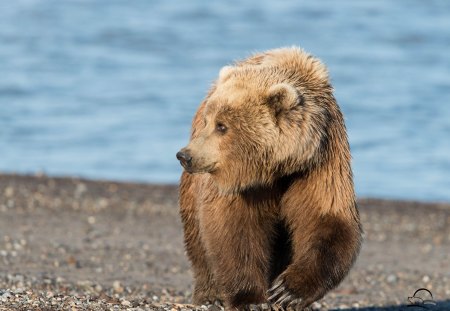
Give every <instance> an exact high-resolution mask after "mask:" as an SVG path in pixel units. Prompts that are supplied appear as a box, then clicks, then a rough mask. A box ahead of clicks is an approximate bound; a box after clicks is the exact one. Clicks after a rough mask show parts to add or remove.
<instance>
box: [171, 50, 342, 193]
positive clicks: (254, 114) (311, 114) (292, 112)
mask: <svg viewBox="0 0 450 311" xmlns="http://www.w3.org/2000/svg"><path fill="white" fill-rule="evenodd" d="M297 52H298V53H297V55H294V56H293V57H299V56H301V57H302V59H301V60H296V59H294V60H290V62H292V61H294V62H296V63H294V64H292V63H289V59H288V60H284V61H285V62H288V63H287V64H285V63H276V61H279V60H280V58H279V56H277V55H270V54H269V55H266V56H265V57H264V58H261V60H260V61H259V63H257V64H245V63H244V64H237V65H236V66H226V67H224V68H223V69H222V70H221V72H220V74H219V78H218V80H217V81H216V83H215V85H214V86H213V87H212V89H211V90H210V92H209V94H208V96H207V97H206V99H205V100H204V102H203V103H202V104H201V106H200V108H199V110H198V112H197V115H196V117H195V118H194V122H193V132H192V136H191V140H190V142H189V144H188V146H186V147H185V148H183V149H181V150H180V152H178V153H177V158H178V159H179V160H180V162H181V164H182V166H183V167H184V168H185V170H186V171H187V172H188V173H207V174H211V177H212V180H214V181H215V182H216V183H217V185H218V187H219V188H220V189H221V190H222V191H224V192H237V191H243V190H246V189H248V188H251V187H258V186H268V185H270V184H271V183H273V182H274V181H275V180H276V179H277V178H280V177H282V176H286V175H289V174H293V173H296V172H306V171H308V170H311V169H314V167H316V166H317V165H320V164H321V163H322V162H323V161H326V159H327V149H329V148H328V146H329V143H328V141H329V136H330V135H332V133H330V128H332V127H333V126H332V124H334V123H341V124H342V126H343V122H342V120H341V119H340V118H341V116H340V112H339V109H338V108H337V105H336V103H335V100H334V97H333V94H332V88H331V86H330V84H329V82H328V77H327V75H326V74H324V72H325V73H326V71H325V69H324V66H323V65H322V64H321V63H320V62H319V61H318V60H317V59H314V58H312V57H311V56H309V55H308V54H306V53H304V52H301V51H297ZM271 57H272V59H271ZM343 130H345V129H343Z"/></svg>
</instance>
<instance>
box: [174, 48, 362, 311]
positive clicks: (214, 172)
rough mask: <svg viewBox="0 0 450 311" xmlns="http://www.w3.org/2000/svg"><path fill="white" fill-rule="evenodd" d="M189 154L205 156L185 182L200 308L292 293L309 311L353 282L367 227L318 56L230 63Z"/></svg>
mask: <svg viewBox="0 0 450 311" xmlns="http://www.w3.org/2000/svg"><path fill="white" fill-rule="evenodd" d="M280 84H281V86H279V85H280ZM275 85H278V86H279V87H274V86H275ZM286 90H287V91H286ZM293 98H296V99H297V100H295V102H293ZM219 121H220V122H221V123H224V124H226V125H227V126H228V128H229V129H228V130H227V132H226V133H225V134H220V135H219V134H217V133H216V132H214V125H215V124H216V123H217V122H219ZM183 150H185V151H189V152H191V153H192V155H193V161H194V162H193V163H194V164H193V167H194V168H193V169H192V173H194V174H190V173H187V172H183V175H182V177H181V186H180V212H181V217H182V221H183V224H184V234H185V244H186V250H187V254H188V256H189V259H190V261H191V262H192V267H193V272H194V277H195V288H194V294H193V300H194V303H197V304H203V303H206V302H214V301H215V300H219V301H221V302H223V303H224V304H225V306H226V307H227V308H230V309H231V308H238V309H240V308H243V307H244V306H245V305H248V304H258V303H263V302H266V301H267V300H268V298H269V296H270V295H274V292H275V298H272V300H271V301H272V302H276V301H277V300H278V299H280V297H281V296H282V295H284V294H286V295H285V296H287V298H286V299H284V300H281V301H279V303H280V304H282V305H283V306H287V305H291V306H292V307H294V308H298V309H301V308H304V307H306V306H308V305H310V304H311V303H312V302H314V301H316V300H318V299H320V298H321V297H322V296H323V295H325V293H326V292H327V291H329V290H330V289H332V288H334V287H335V286H336V285H337V284H339V283H340V282H341V281H342V279H343V278H344V277H345V275H346V274H347V272H348V271H349V269H350V267H351V266H352V264H353V262H354V260H355V258H356V256H357V254H358V251H359V248H360V243H361V227H360V222H359V215H358V211H357V207H356V204H355V194H354V190H353V180H352V171H351V166H350V158H351V157H350V150H349V145H348V141H347V135H346V130H345V125H344V121H343V117H342V114H341V112H340V110H339V107H338V106H337V104H336V101H335V98H334V96H333V93H332V87H331V85H330V83H329V80H328V74H327V71H326V68H325V67H324V65H323V64H322V63H321V62H320V61H319V60H317V59H316V58H314V57H312V56H311V55H309V54H307V53H305V52H303V51H302V50H300V49H298V48H283V49H276V50H270V51H267V52H264V53H260V54H256V55H253V56H251V57H249V58H248V59H246V60H243V61H239V62H236V63H235V64H234V65H233V66H231V67H226V68H224V69H223V70H222V71H221V74H220V76H219V78H218V80H217V82H216V83H215V84H214V85H213V86H212V88H211V90H210V91H209V93H208V95H207V97H206V99H205V100H204V101H203V102H202V103H201V105H200V107H199V109H198V111H197V113H196V116H195V117H194V121H193V125H192V135H191V142H190V144H189V145H188V146H187V147H186V148H184V149H183ZM195 161H197V162H195ZM272 286H274V288H273V289H272V290H271V291H270V292H268V290H269V289H270V288H271V287H272ZM276 293H278V295H276Z"/></svg>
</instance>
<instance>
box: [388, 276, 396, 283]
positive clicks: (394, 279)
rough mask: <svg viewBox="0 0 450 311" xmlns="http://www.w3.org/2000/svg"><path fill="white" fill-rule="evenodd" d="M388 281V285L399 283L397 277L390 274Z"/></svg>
mask: <svg viewBox="0 0 450 311" xmlns="http://www.w3.org/2000/svg"><path fill="white" fill-rule="evenodd" d="M386 281H387V282H388V283H395V282H397V276H396V275H395V274H389V275H388V277H387V278H386Z"/></svg>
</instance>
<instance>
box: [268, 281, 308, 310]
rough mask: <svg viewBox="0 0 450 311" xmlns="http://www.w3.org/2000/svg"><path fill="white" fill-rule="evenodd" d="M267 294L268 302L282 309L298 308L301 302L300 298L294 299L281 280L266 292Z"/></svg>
mask: <svg viewBox="0 0 450 311" xmlns="http://www.w3.org/2000/svg"><path fill="white" fill-rule="evenodd" d="M267 293H268V295H269V298H268V300H269V302H270V303H271V304H275V305H278V306H281V307H282V308H283V309H284V308H286V307H288V306H291V307H295V306H298V305H299V304H301V302H302V299H301V298H296V297H295V295H293V294H292V293H291V292H290V291H289V290H288V289H287V288H286V286H285V285H284V282H283V280H280V281H278V282H277V283H276V284H275V285H274V286H272V287H271V288H270V289H269V290H268V291H267Z"/></svg>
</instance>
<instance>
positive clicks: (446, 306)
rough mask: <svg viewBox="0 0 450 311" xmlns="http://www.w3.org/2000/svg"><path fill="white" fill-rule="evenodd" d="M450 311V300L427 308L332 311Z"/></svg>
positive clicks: (400, 306) (369, 308) (368, 308)
mask: <svg viewBox="0 0 450 311" xmlns="http://www.w3.org/2000/svg"><path fill="white" fill-rule="evenodd" d="M338 310H339V311H427V310H429V311H450V300H441V301H436V305H426V306H412V305H407V304H404V305H398V306H386V307H363V308H348V309H330V311H338Z"/></svg>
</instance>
